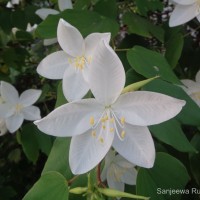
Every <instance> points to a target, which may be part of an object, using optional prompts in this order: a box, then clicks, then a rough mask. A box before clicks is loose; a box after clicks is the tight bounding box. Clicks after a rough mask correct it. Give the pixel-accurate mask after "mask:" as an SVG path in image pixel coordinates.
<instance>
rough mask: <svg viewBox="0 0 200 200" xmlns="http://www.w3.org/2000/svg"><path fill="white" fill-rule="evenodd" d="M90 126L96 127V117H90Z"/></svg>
mask: <svg viewBox="0 0 200 200" xmlns="http://www.w3.org/2000/svg"><path fill="white" fill-rule="evenodd" d="M90 125H92V126H93V125H94V117H90Z"/></svg>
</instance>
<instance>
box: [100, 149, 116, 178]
mask: <svg viewBox="0 0 200 200" xmlns="http://www.w3.org/2000/svg"><path fill="white" fill-rule="evenodd" d="M114 159H115V153H114V151H113V150H110V151H109V152H108V153H107V155H106V157H105V164H104V167H103V170H102V172H101V180H102V181H105V180H106V177H107V171H108V168H109V167H110V165H111V162H113V160H114Z"/></svg>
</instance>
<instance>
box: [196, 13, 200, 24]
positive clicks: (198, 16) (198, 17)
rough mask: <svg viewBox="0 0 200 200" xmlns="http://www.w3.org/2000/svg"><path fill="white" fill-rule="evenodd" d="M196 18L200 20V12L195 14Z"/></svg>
mask: <svg viewBox="0 0 200 200" xmlns="http://www.w3.org/2000/svg"><path fill="white" fill-rule="evenodd" d="M196 18H197V20H198V21H199V22H200V14H198V15H197V16H196Z"/></svg>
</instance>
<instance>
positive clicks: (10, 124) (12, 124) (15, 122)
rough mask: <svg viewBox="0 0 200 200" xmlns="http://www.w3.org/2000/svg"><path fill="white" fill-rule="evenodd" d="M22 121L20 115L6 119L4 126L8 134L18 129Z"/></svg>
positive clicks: (22, 118)
mask: <svg viewBox="0 0 200 200" xmlns="http://www.w3.org/2000/svg"><path fill="white" fill-rule="evenodd" d="M23 121H24V117H23V115H22V114H20V113H19V114H15V115H12V116H11V117H8V118H7V119H6V126H7V128H8V130H9V132H10V133H14V132H15V131H16V130H18V129H19V128H20V126H21V125H22V123H23Z"/></svg>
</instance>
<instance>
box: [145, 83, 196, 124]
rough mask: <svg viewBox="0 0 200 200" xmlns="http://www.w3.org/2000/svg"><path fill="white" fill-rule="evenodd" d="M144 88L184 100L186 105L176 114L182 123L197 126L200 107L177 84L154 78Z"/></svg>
mask: <svg viewBox="0 0 200 200" xmlns="http://www.w3.org/2000/svg"><path fill="white" fill-rule="evenodd" d="M144 90H148V91H153V92H159V93H163V94H166V95H169V96H172V97H175V98H178V99H182V100H185V101H186V105H185V106H184V107H183V109H182V110H181V112H180V113H179V114H178V115H177V119H179V120H180V121H181V122H182V123H183V124H188V125H194V126H199V125H200V108H199V106H198V105H197V104H196V103H195V102H194V101H193V100H192V99H191V98H190V97H189V96H188V95H187V94H186V93H185V92H184V91H183V89H182V88H181V87H179V86H177V85H173V84H170V83H167V82H165V81H162V80H154V81H152V82H151V83H149V84H148V85H146V86H145V87H144Z"/></svg>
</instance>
